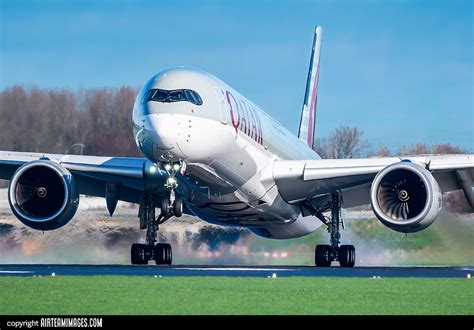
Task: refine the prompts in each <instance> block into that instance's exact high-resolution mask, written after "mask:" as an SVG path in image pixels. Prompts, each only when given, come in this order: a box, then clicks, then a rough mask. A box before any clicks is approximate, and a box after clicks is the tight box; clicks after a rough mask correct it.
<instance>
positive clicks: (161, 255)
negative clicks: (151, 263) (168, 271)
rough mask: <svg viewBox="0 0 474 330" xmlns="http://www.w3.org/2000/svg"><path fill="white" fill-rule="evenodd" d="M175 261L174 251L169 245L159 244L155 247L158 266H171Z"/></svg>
mask: <svg viewBox="0 0 474 330" xmlns="http://www.w3.org/2000/svg"><path fill="white" fill-rule="evenodd" d="M172 261H173V250H172V249H171V245H170V244H167V243H158V244H156V245H155V262H156V264H157V265H171V262H172Z"/></svg>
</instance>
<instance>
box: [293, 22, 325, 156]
mask: <svg viewBox="0 0 474 330" xmlns="http://www.w3.org/2000/svg"><path fill="white" fill-rule="evenodd" d="M322 38H323V29H322V27H320V26H317V27H316V29H315V31H314V39H313V50H312V52H311V60H310V62H309V72H308V80H307V82H306V93H305V96H304V103H303V110H302V111H301V121H300V129H299V132H298V137H299V138H300V139H301V140H303V141H304V142H305V143H306V144H307V145H308V146H310V148H313V145H314V125H315V123H316V103H317V101H318V78H319V57H320V54H321V43H322Z"/></svg>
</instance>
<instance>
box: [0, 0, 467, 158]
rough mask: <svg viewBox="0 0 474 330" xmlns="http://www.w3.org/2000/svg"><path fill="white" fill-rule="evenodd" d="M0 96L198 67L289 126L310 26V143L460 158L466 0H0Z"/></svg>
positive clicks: (298, 99)
mask: <svg viewBox="0 0 474 330" xmlns="http://www.w3.org/2000/svg"><path fill="white" fill-rule="evenodd" d="M0 4H1V7H0V15H1V16H0V21H1V22H0V28H1V31H0V89H3V88H6V87H8V86H11V85H13V84H22V85H26V86H39V87H47V88H66V87H67V88H74V89H76V88H80V87H102V86H120V85H124V84H126V85H132V86H137V87H139V86H141V85H142V84H143V83H144V82H145V81H146V80H147V79H148V78H149V77H150V76H151V75H152V74H153V73H155V72H157V71H159V70H161V69H163V68H167V67H171V66H178V65H185V66H190V67H196V68H200V69H202V70H205V71H208V72H210V73H212V74H214V75H216V76H218V77H219V78H221V79H222V80H224V81H226V82H227V83H228V84H229V85H231V86H232V87H234V88H235V89H236V90H238V91H239V92H241V93H242V94H243V95H245V96H246V97H248V98H249V99H251V100H252V101H253V102H254V103H256V104H257V105H258V106H260V107H261V108H263V109H264V110H265V111H266V112H268V113H269V114H270V115H272V116H274V117H275V118H276V119H278V120H279V121H280V122H282V123H283V124H284V125H285V126H286V127H287V128H288V129H290V130H291V131H293V132H296V131H297V127H298V124H299V115H300V109H301V105H302V101H303V96H304V89H305V83H306V75H307V70H308V65H309V55H310V48H311V42H312V38H313V29H314V26H315V25H317V24H319V25H322V26H323V29H324V41H323V48H322V55H321V73H320V81H319V86H320V87H319V88H320V90H319V100H318V114H317V124H316V125H317V128H316V135H317V136H324V135H327V134H328V133H329V132H331V131H332V130H333V129H334V128H336V127H338V126H339V125H341V124H342V125H350V126H357V127H359V128H361V129H362V130H363V131H364V134H365V137H366V138H367V139H368V140H369V142H370V143H371V144H372V146H373V147H374V148H377V146H378V145H380V144H385V145H388V146H389V147H391V148H397V147H398V146H400V145H408V144H412V143H416V142H425V143H429V144H432V143H452V144H455V145H459V146H462V147H464V148H466V149H468V150H469V151H471V152H472V151H474V135H473V134H474V133H473V128H474V117H473V116H474V114H473V113H474V106H473V103H474V101H473V91H474V88H473V87H474V86H473V71H474V68H473V30H474V25H473V24H474V23H473V2H472V1H459V0H454V1H448V0H446V1H435V0H433V1H400V0H399V1H395V0H391V1H375V0H373V1H372V0H371V1H368V0H362V1H348V0H347V1H328V0H325V1H289V0H288V1H257V0H254V1H248V2H247V1H169V2H168V1H47V0H46V1H28V0H22V1H18V0H16V1H11V0H0Z"/></svg>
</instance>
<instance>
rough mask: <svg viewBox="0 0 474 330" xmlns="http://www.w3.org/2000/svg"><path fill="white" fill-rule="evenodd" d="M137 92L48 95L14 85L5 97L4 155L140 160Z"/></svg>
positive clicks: (1, 106)
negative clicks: (134, 121)
mask: <svg viewBox="0 0 474 330" xmlns="http://www.w3.org/2000/svg"><path fill="white" fill-rule="evenodd" d="M137 92H138V89H137V88H132V87H129V86H122V87H117V88H97V89H81V90H78V91H74V92H73V91H71V90H67V89H60V90H47V89H41V88H36V87H34V88H29V89H27V88H24V87H21V86H13V87H11V88H7V89H4V90H3V91H2V92H1V93H0V150H14V151H31V152H45V153H61V154H64V153H78V152H79V151H80V150H79V149H80V148H73V149H70V147H71V146H72V145H74V144H83V145H84V150H83V153H84V154H90V155H99V156H135V157H136V156H140V152H139V150H138V149H137V147H136V144H135V141H134V139H133V133H132V125H131V118H132V112H131V109H132V108H133V103H134V101H135V96H136V94H137Z"/></svg>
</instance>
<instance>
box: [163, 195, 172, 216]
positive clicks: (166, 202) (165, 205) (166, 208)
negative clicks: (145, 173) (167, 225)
mask: <svg viewBox="0 0 474 330" xmlns="http://www.w3.org/2000/svg"><path fill="white" fill-rule="evenodd" d="M170 213H171V212H170V201H169V199H168V198H163V199H162V200H161V215H162V216H163V217H164V218H167V217H169V216H170Z"/></svg>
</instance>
